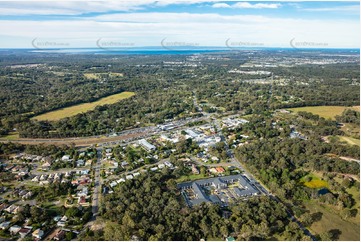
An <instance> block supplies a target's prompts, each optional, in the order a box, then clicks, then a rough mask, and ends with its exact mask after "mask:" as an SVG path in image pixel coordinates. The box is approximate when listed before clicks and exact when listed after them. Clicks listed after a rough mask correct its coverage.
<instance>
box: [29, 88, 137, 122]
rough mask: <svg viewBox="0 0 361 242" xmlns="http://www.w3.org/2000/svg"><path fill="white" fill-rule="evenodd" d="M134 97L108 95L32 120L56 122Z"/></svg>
mask: <svg viewBox="0 0 361 242" xmlns="http://www.w3.org/2000/svg"><path fill="white" fill-rule="evenodd" d="M134 95H135V93H134V92H121V93H117V94H114V95H110V96H107V97H103V98H101V99H99V100H97V101H94V102H90V103H82V104H77V105H74V106H70V107H66V108H62V109H58V110H55V111H51V112H47V113H44V114H41V115H38V116H35V117H33V118H32V119H37V120H49V121H56V120H59V119H62V118H66V117H71V116H74V115H77V114H79V113H85V112H88V111H90V110H93V109H95V107H96V106H101V105H105V104H113V103H116V102H119V101H120V100H123V99H125V98H129V97H132V96H134Z"/></svg>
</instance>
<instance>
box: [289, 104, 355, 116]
mask: <svg viewBox="0 0 361 242" xmlns="http://www.w3.org/2000/svg"><path fill="white" fill-rule="evenodd" d="M347 108H351V109H354V110H356V111H360V106H354V107H344V106H314V107H300V108H289V109H288V110H291V111H293V112H300V111H305V112H310V113H313V114H317V115H319V116H320V117H324V118H326V119H327V118H330V119H335V116H336V115H341V114H342V112H343V110H345V109H347Z"/></svg>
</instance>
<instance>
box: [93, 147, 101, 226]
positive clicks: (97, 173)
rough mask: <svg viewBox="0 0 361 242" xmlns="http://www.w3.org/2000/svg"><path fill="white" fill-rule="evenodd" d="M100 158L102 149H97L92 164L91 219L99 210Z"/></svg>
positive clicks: (94, 217)
mask: <svg viewBox="0 0 361 242" xmlns="http://www.w3.org/2000/svg"><path fill="white" fill-rule="evenodd" d="M101 159H102V149H101V148H98V149H97V162H96V164H95V166H94V189H93V196H92V213H93V219H94V220H95V219H96V216H97V215H98V210H99V200H100V196H101V190H100V189H101V184H100V166H101Z"/></svg>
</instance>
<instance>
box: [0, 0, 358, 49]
mask: <svg viewBox="0 0 361 242" xmlns="http://www.w3.org/2000/svg"><path fill="white" fill-rule="evenodd" d="M359 5H360V4H359V2H358V1H322V2H321V1H320V2H312V1H209V0H208V1H202V0H189V1H186V0H168V1H151V0H140V1H113V0H108V1H72V0H65V1H64V0H63V1H29V0H28V1H24V2H22V1H3V0H0V28H1V29H2V31H1V33H0V47H1V48H34V47H35V48H39V49H41V48H62V47H66V48H79V47H98V46H101V47H102V48H122V47H137V46H159V47H161V45H167V46H169V47H172V46H220V47H230V46H231V47H290V42H291V41H292V43H294V44H297V43H299V44H302V43H303V44H306V45H307V46H308V47H325V48H359V42H360V14H359V8H360V6H359Z"/></svg>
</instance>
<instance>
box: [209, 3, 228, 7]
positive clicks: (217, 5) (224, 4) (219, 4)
mask: <svg viewBox="0 0 361 242" xmlns="http://www.w3.org/2000/svg"><path fill="white" fill-rule="evenodd" d="M212 8H231V5H229V4H227V3H215V4H213V5H212Z"/></svg>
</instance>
